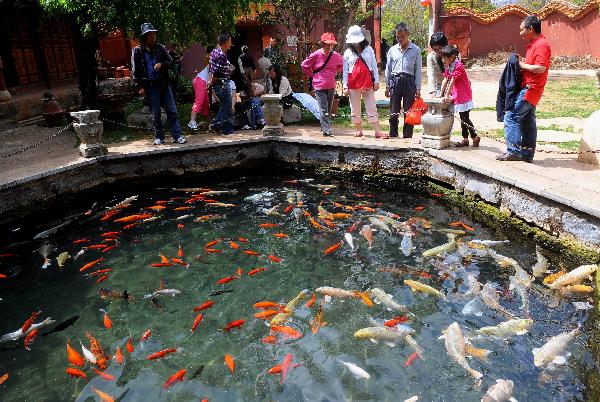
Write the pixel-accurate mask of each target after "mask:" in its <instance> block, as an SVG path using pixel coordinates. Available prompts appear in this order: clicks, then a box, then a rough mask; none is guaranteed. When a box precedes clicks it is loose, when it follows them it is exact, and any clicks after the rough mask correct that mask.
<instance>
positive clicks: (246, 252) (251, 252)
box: [243, 250, 260, 257]
mask: <svg viewBox="0 0 600 402" xmlns="http://www.w3.org/2000/svg"><path fill="white" fill-rule="evenodd" d="M243 253H244V254H246V255H254V256H257V257H258V256H259V255H260V253H257V252H256V251H252V250H244V251H243Z"/></svg>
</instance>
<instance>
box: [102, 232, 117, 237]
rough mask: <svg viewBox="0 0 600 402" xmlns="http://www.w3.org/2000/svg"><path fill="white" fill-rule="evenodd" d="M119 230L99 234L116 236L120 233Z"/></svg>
mask: <svg viewBox="0 0 600 402" xmlns="http://www.w3.org/2000/svg"><path fill="white" fill-rule="evenodd" d="M120 234H121V232H120V231H116V232H104V233H102V234H101V235H100V237H114V236H118V235H120Z"/></svg>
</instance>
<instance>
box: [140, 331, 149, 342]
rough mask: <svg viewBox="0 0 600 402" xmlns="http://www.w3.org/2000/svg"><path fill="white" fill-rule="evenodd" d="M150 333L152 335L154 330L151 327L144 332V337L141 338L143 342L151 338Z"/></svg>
mask: <svg viewBox="0 0 600 402" xmlns="http://www.w3.org/2000/svg"><path fill="white" fill-rule="evenodd" d="M150 335H152V331H150V329H147V330H146V332H144V333H143V334H142V338H141V339H140V340H141V341H142V342H146V341H147V340H148V338H150Z"/></svg>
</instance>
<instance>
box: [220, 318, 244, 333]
mask: <svg viewBox="0 0 600 402" xmlns="http://www.w3.org/2000/svg"><path fill="white" fill-rule="evenodd" d="M245 322H246V320H235V321H232V322H230V323H229V324H227V326H226V327H225V328H223V331H231V330H232V329H233V328H240V327H241V326H242V325H244V323H245Z"/></svg>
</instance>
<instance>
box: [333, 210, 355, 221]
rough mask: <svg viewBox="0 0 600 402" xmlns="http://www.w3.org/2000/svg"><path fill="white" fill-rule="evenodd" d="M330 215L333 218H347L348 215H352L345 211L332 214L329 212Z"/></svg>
mask: <svg viewBox="0 0 600 402" xmlns="http://www.w3.org/2000/svg"><path fill="white" fill-rule="evenodd" d="M330 216H331V217H333V219H348V218H350V217H352V214H348V213H346V212H336V213H333V214H330Z"/></svg>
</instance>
